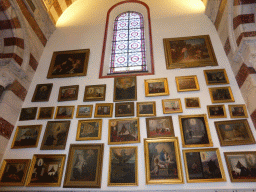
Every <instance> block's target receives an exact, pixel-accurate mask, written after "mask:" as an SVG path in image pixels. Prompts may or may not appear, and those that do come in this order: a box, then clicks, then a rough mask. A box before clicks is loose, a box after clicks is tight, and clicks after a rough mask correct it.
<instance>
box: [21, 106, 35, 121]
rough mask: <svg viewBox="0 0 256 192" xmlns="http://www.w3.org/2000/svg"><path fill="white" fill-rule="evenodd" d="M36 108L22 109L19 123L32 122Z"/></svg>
mask: <svg viewBox="0 0 256 192" xmlns="http://www.w3.org/2000/svg"><path fill="white" fill-rule="evenodd" d="M36 112H37V107H28V108H22V109H21V112H20V118H19V121H28V120H34V119H35V118H36Z"/></svg>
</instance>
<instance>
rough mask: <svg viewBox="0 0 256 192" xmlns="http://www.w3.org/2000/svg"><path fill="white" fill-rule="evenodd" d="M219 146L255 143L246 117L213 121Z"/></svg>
mask: <svg viewBox="0 0 256 192" xmlns="http://www.w3.org/2000/svg"><path fill="white" fill-rule="evenodd" d="M214 124H215V128H216V130H217V133H218V137H219V141H220V145H221V146H231V145H249V144H255V139H254V137H253V134H252V131H251V129H250V126H249V123H248V121H247V119H241V120H228V121H215V122H214Z"/></svg>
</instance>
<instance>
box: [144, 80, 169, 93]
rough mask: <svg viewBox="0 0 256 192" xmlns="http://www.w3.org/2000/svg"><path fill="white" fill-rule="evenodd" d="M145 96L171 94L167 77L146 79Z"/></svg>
mask: <svg viewBox="0 0 256 192" xmlns="http://www.w3.org/2000/svg"><path fill="white" fill-rule="evenodd" d="M144 84H145V96H146V97H150V96H163V95H169V87H168V80H167V78H158V79H145V80H144Z"/></svg>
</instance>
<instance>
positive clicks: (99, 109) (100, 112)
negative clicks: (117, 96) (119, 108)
mask: <svg viewBox="0 0 256 192" xmlns="http://www.w3.org/2000/svg"><path fill="white" fill-rule="evenodd" d="M105 109H106V110H107V112H106V113H105V111H104V110H105ZM112 115H113V103H96V105H95V111H94V117H99V118H108V117H112Z"/></svg>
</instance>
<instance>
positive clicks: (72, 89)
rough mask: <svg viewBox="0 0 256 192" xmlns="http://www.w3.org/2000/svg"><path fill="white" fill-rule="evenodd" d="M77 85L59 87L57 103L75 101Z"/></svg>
mask: <svg viewBox="0 0 256 192" xmlns="http://www.w3.org/2000/svg"><path fill="white" fill-rule="evenodd" d="M78 91H79V85H72V86H63V87H60V90H59V97H58V101H74V100H77V97H78Z"/></svg>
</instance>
